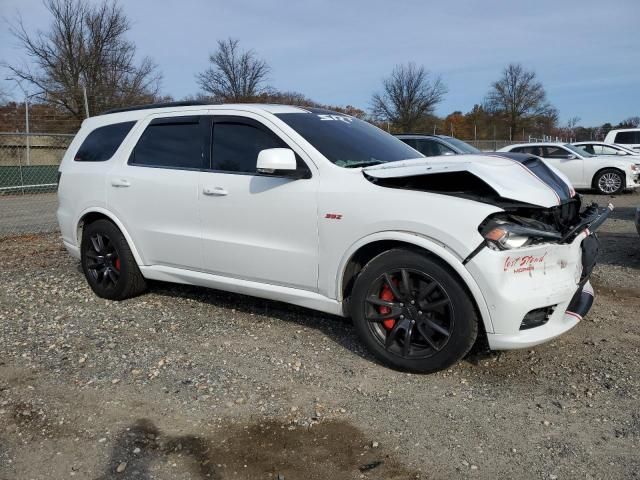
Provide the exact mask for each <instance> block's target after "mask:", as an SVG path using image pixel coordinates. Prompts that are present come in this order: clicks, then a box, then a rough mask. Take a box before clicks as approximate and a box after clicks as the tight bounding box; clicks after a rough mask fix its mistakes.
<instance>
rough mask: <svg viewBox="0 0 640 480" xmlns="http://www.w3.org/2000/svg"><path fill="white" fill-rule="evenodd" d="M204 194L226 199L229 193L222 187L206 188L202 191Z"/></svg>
mask: <svg viewBox="0 0 640 480" xmlns="http://www.w3.org/2000/svg"><path fill="white" fill-rule="evenodd" d="M202 193H204V194H205V195H210V196H213V197H224V196H225V195H227V194H228V193H229V192H227V191H226V190H225V189H224V188H222V187H204V188H203V189H202Z"/></svg>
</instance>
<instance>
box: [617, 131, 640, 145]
mask: <svg viewBox="0 0 640 480" xmlns="http://www.w3.org/2000/svg"><path fill="white" fill-rule="evenodd" d="M614 143H622V144H630V143H631V144H633V143H640V132H618V133H616V139H615V141H614Z"/></svg>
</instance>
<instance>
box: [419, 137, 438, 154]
mask: <svg viewBox="0 0 640 480" xmlns="http://www.w3.org/2000/svg"><path fill="white" fill-rule="evenodd" d="M417 150H418V151H419V152H420V153H421V154H423V155H425V156H427V157H435V156H438V155H440V150H439V149H438V146H437V144H436V142H434V141H433V140H418V148H417Z"/></svg>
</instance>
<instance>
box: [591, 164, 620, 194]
mask: <svg viewBox="0 0 640 480" xmlns="http://www.w3.org/2000/svg"><path fill="white" fill-rule="evenodd" d="M593 183H594V184H595V186H596V188H597V189H598V192H600V193H601V194H603V195H616V194H618V193H621V192H622V191H623V190H624V186H625V182H624V174H623V173H622V172H620V171H619V170H615V169H613V168H608V169H606V170H603V171H602V172H600V173H599V174H598V176H597V177H596V179H595V181H594V182H593Z"/></svg>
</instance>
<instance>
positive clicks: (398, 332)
mask: <svg viewBox="0 0 640 480" xmlns="http://www.w3.org/2000/svg"><path fill="white" fill-rule="evenodd" d="M350 303H351V314H352V317H353V321H354V325H355V328H356V331H357V333H358V335H359V337H360V339H361V340H362V342H363V343H364V344H365V345H367V347H368V348H369V349H370V350H371V352H372V353H373V354H374V355H375V356H376V357H377V358H378V359H379V360H381V361H382V362H383V363H385V364H387V365H389V366H391V367H393V368H397V369H400V370H408V371H414V372H424V373H426V372H434V371H437V370H442V369H444V368H447V367H449V366H451V365H453V364H454V363H456V362H457V361H458V360H460V359H461V358H462V357H464V355H465V354H466V353H467V352H468V351H469V350H470V349H471V347H472V346H473V344H474V342H475V340H476V337H477V334H478V319H477V316H476V313H475V309H474V306H473V303H472V301H471V299H470V298H469V295H468V293H467V292H466V291H465V289H464V288H463V286H462V285H461V284H460V281H459V280H458V279H457V278H456V277H455V276H454V275H453V274H452V273H450V272H449V271H448V269H446V268H444V267H443V266H442V265H440V264H439V263H438V262H437V261H434V260H432V259H430V258H429V257H427V256H425V255H421V254H419V253H416V252H413V251H410V250H405V249H394V250H389V251H387V252H384V253H381V254H380V255H378V256H377V257H375V258H374V259H373V260H371V261H370V262H369V263H368V264H367V265H366V266H365V267H364V268H363V269H362V271H361V272H360V275H359V276H358V278H357V279H356V282H355V285H354V289H353V295H352V298H351V302H350Z"/></svg>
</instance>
